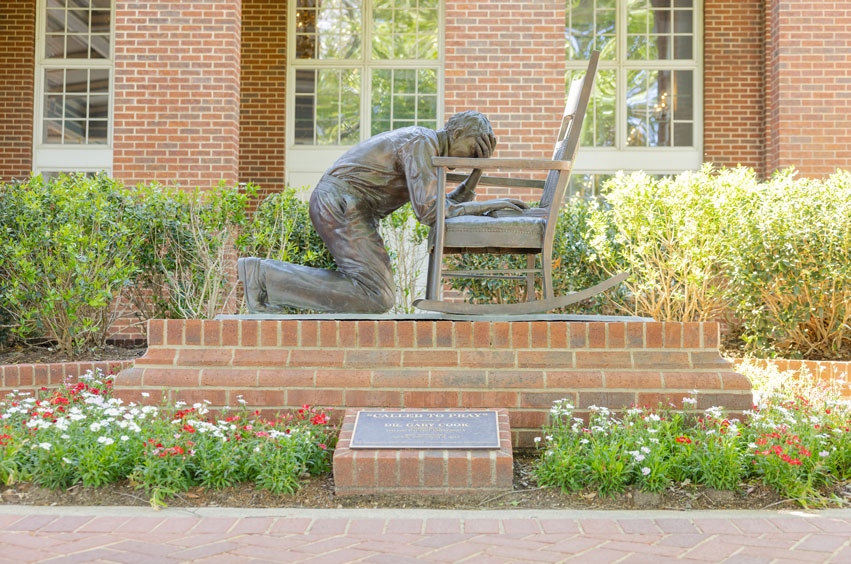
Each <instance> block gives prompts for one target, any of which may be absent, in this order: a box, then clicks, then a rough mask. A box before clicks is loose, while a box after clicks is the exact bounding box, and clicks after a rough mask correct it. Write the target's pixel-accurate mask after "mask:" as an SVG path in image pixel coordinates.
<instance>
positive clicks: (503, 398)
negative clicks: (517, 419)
mask: <svg viewBox="0 0 851 564" xmlns="http://www.w3.org/2000/svg"><path fill="white" fill-rule="evenodd" d="M517 398H518V394H517V392H494V391H462V392H461V406H462V407H466V408H480V407H487V408H494V407H517V404H518V399H517Z"/></svg>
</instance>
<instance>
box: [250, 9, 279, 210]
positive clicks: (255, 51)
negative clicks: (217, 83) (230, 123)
mask: <svg viewBox="0 0 851 564" xmlns="http://www.w3.org/2000/svg"><path fill="white" fill-rule="evenodd" d="M286 40H287V3H286V2H277V3H273V2H264V1H262V0H243V1H242V90H241V93H240V94H241V97H240V120H239V121H240V123H239V125H240V130H239V180H240V181H241V182H252V183H254V184H257V185H258V186H259V187H260V190H261V194H260V195H261V197H262V195H263V194H266V193H269V192H279V191H281V190H282V189H283V188H284V186H285V182H284V174H285V170H284V165H285V163H286V92H287V90H286V86H287V66H286V60H287V57H286V55H287V41H286Z"/></svg>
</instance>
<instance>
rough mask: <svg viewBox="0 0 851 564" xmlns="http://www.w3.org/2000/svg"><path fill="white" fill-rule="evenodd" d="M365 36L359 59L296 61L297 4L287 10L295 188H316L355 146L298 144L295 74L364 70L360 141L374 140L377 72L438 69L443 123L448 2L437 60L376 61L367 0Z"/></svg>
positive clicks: (289, 152)
mask: <svg viewBox="0 0 851 564" xmlns="http://www.w3.org/2000/svg"><path fill="white" fill-rule="evenodd" d="M363 3H364V8H363V28H362V30H363V33H362V37H361V56H360V57H359V58H357V59H333V60H322V59H298V58H296V41H295V37H296V9H297V6H296V4H297V2H296V1H295V0H290V1H289V6H288V7H287V37H288V38H289V39H288V41H287V86H286V88H287V92H286V120H287V126H286V163H287V164H286V171H287V172H286V174H287V184H289V185H290V186H293V187H301V186H303V185H310V186H312V185H314V184H315V181H316V180H319V178H320V177H321V176H322V173H323V172H324V171H325V170H327V169H328V167H329V166H331V165H332V164H333V163H334V161H336V160H337V159H338V158H339V157H340V156H341V155H342V154H343V153H345V152H346V151H347V150H348V149H350V148H351V147H352V146H353V145H296V143H295V73H296V70H305V69H323V68H327V69H360V70H361V77H360V79H361V100H360V112H361V122H360V141H364V140H366V139H368V138H369V137H371V136H372V135H371V131H372V111H371V109H372V91H371V84H372V71H373V70H374V69H414V70H416V69H431V68H435V67H437V114H436V115H437V123H438V127H440V125H441V124H442V123H443V121H444V118H443V100H444V77H443V75H444V68H445V59H446V55H445V30H446V26H445V17H446V8H445V0H438V16H437V17H438V35H437V41H438V45H437V58H436V59H429V60H416V61H412V60H409V59H373V58H372V44H371V39H372V3H373V2H372V0H363Z"/></svg>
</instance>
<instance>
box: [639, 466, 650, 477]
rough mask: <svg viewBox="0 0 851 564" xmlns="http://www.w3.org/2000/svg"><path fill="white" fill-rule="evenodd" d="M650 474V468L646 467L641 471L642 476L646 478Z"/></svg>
mask: <svg viewBox="0 0 851 564" xmlns="http://www.w3.org/2000/svg"><path fill="white" fill-rule="evenodd" d="M649 473H650V468H648V467H647V466H645V467H644V468H642V469H641V474H642V475H644V476H646V475H648V474H649Z"/></svg>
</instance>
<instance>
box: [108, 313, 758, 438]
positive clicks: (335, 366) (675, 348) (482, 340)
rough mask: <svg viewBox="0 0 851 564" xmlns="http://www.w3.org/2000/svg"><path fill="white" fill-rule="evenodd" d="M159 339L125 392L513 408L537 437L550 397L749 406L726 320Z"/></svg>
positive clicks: (251, 328)
mask: <svg viewBox="0 0 851 564" xmlns="http://www.w3.org/2000/svg"><path fill="white" fill-rule="evenodd" d="M148 339H149V341H148V343H149V347H148V351H147V353H146V354H145V356H143V357H141V358H139V359H137V360H136V364H135V366H134V367H133V368H130V369H127V370H124V371H122V372H121V374H119V376H118V378H117V379H116V383H115V386H116V389H117V395H118V396H119V397H121V398H123V399H125V401H137V402H138V401H141V400H143V397H142V395H141V393H142V392H156V393H152V394H151V397H150V398H148V400H146V401H151V398H155V399H156V401H158V398H159V397H160V394H159V393H158V392H159V390H160V389H161V388H164V387H165V388H167V389H168V393H169V395H170V399H172V400H176V399H182V400H184V401H189V402H196V401H201V400H204V399H206V400H209V401H210V402H212V405H213V407H217V406H225V405H231V406H234V405H237V400H238V399H239V396H242V398H243V399H244V401H245V402H246V404H247V406H248V407H250V408H252V409H260V410H263V411H266V412H271V413H274V412H276V411H278V410H282V409H289V408H293V407H300V406H301V405H303V404H312V405H316V406H321V407H325V408H332V409H337V410H339V413H338V416H342V410H343V409H344V408H350V407H395V408H402V407H404V408H424V407H428V408H449V407H460V408H502V409H507V410H508V414H509V418H510V421H511V433H512V443H513V444H514V447H515V448H530V447H532V446H533V444H534V443H533V438H534V437H535V436H538V435H540V429H541V426H542V425H543V424H544V423H546V421H547V414H548V412H549V409H550V407H551V406H552V402H553V401H554V400H557V399H561V398H567V399H568V400H569V401H571V402H573V403H574V405H576V406H577V414H578V415H580V416H584V415H587V413H588V408H589V406H592V405H599V406H607V407H610V408H613V409H619V408H625V407H629V406H631V405H649V406H656V405H658V404H659V402H671V403H674V404H675V405H677V406H680V405H681V400H682V398H683V397H684V396H688V395H689V393H690V391H691V390H695V389H696V390H698V391H699V394H698V404H697V406H696V408H695V409H696V410H698V411H702V410H703V409H705V408H707V407H710V406H713V405H721V406H725V407H727V408H728V409H730V410H732V411H734V412H735V411H741V410H744V409H749V408H750V407H751V403H752V393H751V384H750V382H749V381H748V380H747V378H745V377H744V376H742V375H740V374H737V373H736V372H734V370H733V367H732V366H731V364H730V363H729V362H727V361H725V360H723V359H722V358H721V357H720V355H719V354H718V325H717V324H715V323H644V322H630V323H624V322H614V323H576V322H565V321H552V320H551V321H511V322H507V321H506V322H490V321H445V320H438V321H435V320H431V321H415V320H392V319H382V320H366V321H354V320H342V321H339V320H328V319H311V318H307V317H305V316H302V317H300V318H295V317H292V318H287V319H276V320H237V319H225V320H213V321H200V320H168V321H164V320H152V321H150V322H149V325H148Z"/></svg>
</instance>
